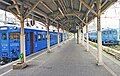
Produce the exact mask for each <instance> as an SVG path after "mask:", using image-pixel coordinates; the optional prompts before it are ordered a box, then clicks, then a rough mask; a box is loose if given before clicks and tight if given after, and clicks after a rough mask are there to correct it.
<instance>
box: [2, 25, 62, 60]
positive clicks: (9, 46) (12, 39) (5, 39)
mask: <svg viewBox="0 0 120 76" xmlns="http://www.w3.org/2000/svg"><path fill="white" fill-rule="evenodd" d="M10 25H11V24H6V26H1V27H0V61H2V62H9V61H12V60H15V59H18V57H19V55H20V27H16V25H15V26H10ZM12 25H13V24H12ZM46 35H47V31H45V30H38V29H30V28H25V50H26V55H27V56H28V55H30V54H32V53H35V52H38V51H41V50H42V49H44V48H46V47H47V38H46V37H47V36H46ZM62 36H63V34H62V33H60V42H62V40H63V37H62ZM55 44H57V32H55V31H50V46H52V45H55Z"/></svg>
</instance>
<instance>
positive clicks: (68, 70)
mask: <svg viewBox="0 0 120 76" xmlns="http://www.w3.org/2000/svg"><path fill="white" fill-rule="evenodd" d="M52 51H53V53H49V54H48V53H45V54H43V55H41V56H38V57H37V58H35V59H33V60H32V61H30V62H28V64H29V66H28V67H27V68H25V69H22V70H10V71H8V72H7V73H6V74H4V76H112V74H111V73H110V72H108V71H107V70H106V69H105V68H104V67H103V66H97V65H96V64H95V63H96V60H95V58H94V57H93V56H92V55H91V54H90V53H89V52H86V51H85V49H84V48H83V46H82V45H78V44H76V43H75V42H74V40H71V41H69V42H67V43H66V44H64V45H61V46H60V47H57V48H55V49H53V50H52Z"/></svg>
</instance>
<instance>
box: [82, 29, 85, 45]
mask: <svg viewBox="0 0 120 76" xmlns="http://www.w3.org/2000/svg"><path fill="white" fill-rule="evenodd" d="M84 34H85V30H84V27H83V33H82V44H83V45H84V40H85V39H84V38H85V37H84Z"/></svg>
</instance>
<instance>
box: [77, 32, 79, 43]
mask: <svg viewBox="0 0 120 76" xmlns="http://www.w3.org/2000/svg"><path fill="white" fill-rule="evenodd" d="M77 44H79V30H77Z"/></svg>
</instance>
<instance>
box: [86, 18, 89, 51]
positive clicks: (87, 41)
mask: <svg viewBox="0 0 120 76" xmlns="http://www.w3.org/2000/svg"><path fill="white" fill-rule="evenodd" d="M87 22H88V17H86V43H87V51H89V37H88V24H87Z"/></svg>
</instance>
